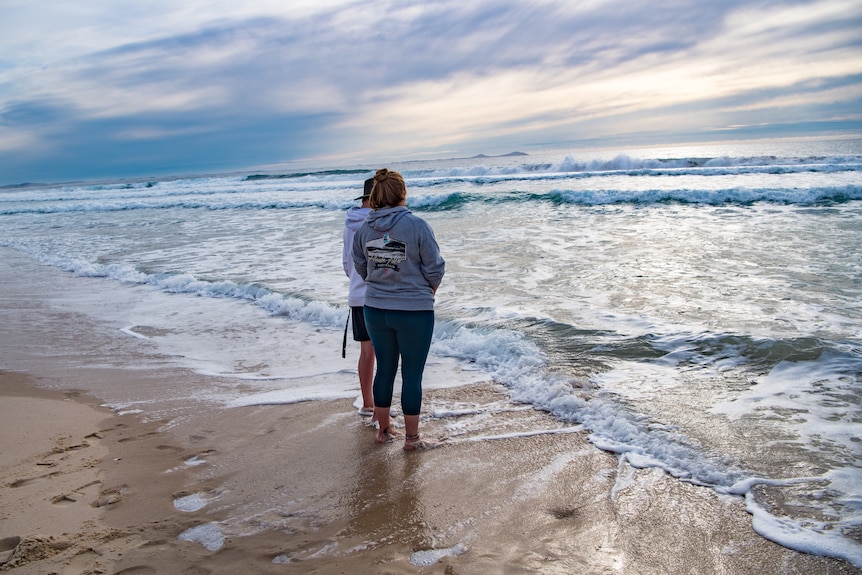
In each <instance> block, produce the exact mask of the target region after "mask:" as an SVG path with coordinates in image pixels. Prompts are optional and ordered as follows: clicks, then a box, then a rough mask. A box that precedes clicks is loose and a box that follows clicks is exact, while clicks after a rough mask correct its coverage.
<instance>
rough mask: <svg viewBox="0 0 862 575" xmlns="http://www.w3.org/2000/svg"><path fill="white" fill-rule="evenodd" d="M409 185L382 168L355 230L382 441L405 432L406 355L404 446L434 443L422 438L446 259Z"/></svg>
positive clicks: (355, 259)
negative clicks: (398, 423)
mask: <svg viewBox="0 0 862 575" xmlns="http://www.w3.org/2000/svg"><path fill="white" fill-rule="evenodd" d="M406 203H407V187H406V186H405V185H404V179H403V178H402V177H401V174H399V173H398V172H392V171H389V170H388V169H386V168H383V169H380V170H377V173H376V174H375V175H374V187H373V188H372V190H371V198H370V204H371V209H372V211H371V213H370V214H369V215H368V217H367V219H366V220H365V223H363V224H362V226H361V227H360V228H359V229H358V230H357V231H356V234H355V235H354V237H353V262H354V264H355V266H356V271H357V272H358V273H359V275H360V276H362V278H363V279H364V280H365V325H366V327H367V328H368V333H369V335H370V336H371V341H372V342H373V344H374V355H375V356H376V358H377V373H376V375H375V376H374V415H375V417H376V419H377V421H378V422H379V426H380V428H379V431H378V433H377V441H379V442H381V443H385V442H388V441H391V440H392V439H393V438H395V437H396V436H398V435H399V434H398V433H397V432H395V431H394V430H393V429H392V428H391V426H390V419H389V409H390V407H391V406H392V394H393V389H394V386H395V376H396V374H397V372H398V362H399V359H400V361H401V379H402V383H401V409H402V411H403V412H404V426H405V431H406V437H405V440H404V449H407V450H411V449H417V448H420V447H424V446H426V445H427V444H426V443H425V442H423V441H422V440H421V439H420V437H419V412H420V410H421V407H422V374H423V372H424V371H425V360H426V359H427V357H428V350H429V349H430V347H431V336H432V335H433V332H434V294H435V293H436V292H437V288H438V286H439V285H440V281H441V280H442V279H443V274H444V272H445V262H444V261H443V258H442V257H441V256H440V248H439V246H438V245H437V240H436V239H435V238H434V232H433V231H432V230H431V227H430V226H429V225H428V223H427V222H426V221H425V220H423V219H422V218H420V217H418V216H416V215H414V214H413V213H412V212H411V211H410V210H408V209H407V208H406V207H405V204H406Z"/></svg>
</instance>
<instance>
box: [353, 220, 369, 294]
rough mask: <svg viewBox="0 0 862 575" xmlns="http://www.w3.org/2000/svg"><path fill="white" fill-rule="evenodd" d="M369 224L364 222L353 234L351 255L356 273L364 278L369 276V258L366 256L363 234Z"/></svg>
mask: <svg viewBox="0 0 862 575" xmlns="http://www.w3.org/2000/svg"><path fill="white" fill-rule="evenodd" d="M366 225H367V224H362V227H361V228H359V229H358V230H357V231H356V234H354V236H353V247H352V250H351V251H352V253H351V257H352V258H353V267H354V269H356V273H358V274H359V276H360V277H361V278H362V279H363V280H364V279H366V278H367V277H368V260H367V259H366V258H365V249H364V246H363V245H362V241H363V240H362V236H363V233H362V232H363V231H364V229H365V226H366Z"/></svg>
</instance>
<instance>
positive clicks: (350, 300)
mask: <svg viewBox="0 0 862 575" xmlns="http://www.w3.org/2000/svg"><path fill="white" fill-rule="evenodd" d="M370 213H371V208H360V207H358V206H354V207H352V208H350V209H349V210H347V216H346V217H345V218H344V249H343V251H342V254H341V265H342V267H343V268H344V273H345V274H347V277H348V278H350V293H349V294H348V295H347V305H349V306H350V307H362V306H363V305H365V280H363V279H362V276H360V275H359V273H358V272H357V271H356V266H355V265H354V263H353V236H354V235H355V234H356V230H358V229H359V228H360V227H361V226H362V223H363V222H364V221H365V218H367V217H368V214H370Z"/></svg>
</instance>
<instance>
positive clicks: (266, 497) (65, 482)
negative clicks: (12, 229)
mask: <svg viewBox="0 0 862 575" xmlns="http://www.w3.org/2000/svg"><path fill="white" fill-rule="evenodd" d="M115 375H116V373H115ZM132 379H134V378H132ZM38 384H39V381H38V380H37V379H35V378H34V377H31V376H28V375H27V374H19V373H9V372H2V371H0V400H2V412H0V428H2V429H3V433H4V435H3V437H4V438H6V437H13V436H14V434H17V437H26V438H27V440H26V441H25V440H18V441H15V442H14V445H15V447H14V449H13V450H11V451H9V452H7V451H6V450H4V453H3V455H2V458H0V463H2V468H0V471H2V485H3V490H2V496H0V504H2V505H0V509H3V510H4V511H3V515H4V517H3V520H2V521H0V524H2V525H3V527H2V532H0V540H2V541H3V542H5V545H6V546H7V547H8V546H9V540H10V539H9V538H15V537H20V538H21V542H20V544H19V545H18V546H17V548H16V549H15V551H14V552H13V553H12V556H11V558H10V560H9V562H8V563H6V564H5V565H2V566H0V571H10V572H13V573H21V574H29V573H33V574H35V573H58V574H63V575H67V574H72V573H91V572H92V573H95V572H103V573H119V572H134V573H171V572H173V573H185V572H195V573H232V572H237V571H239V570H246V571H249V570H250V571H252V572H255V573H287V574H292V573H346V572H351V573H394V574H398V573H405V574H407V573H423V574H424V573H440V574H451V573H459V574H466V573H505V574H510V573H511V574H516V573H596V574H609V573H615V574H635V573H637V574H639V575H640V574H650V573H655V574H659V573H676V572H696V573H700V574H709V573H752V574H754V573H758V574H770V573H775V574H778V573H789V572H798V573H807V574H820V573H822V574H824V575H825V574H827V573H829V574H834V573H839V574H843V573H858V570H856V569H854V568H853V567H852V566H850V565H849V564H848V563H846V562H843V561H839V560H836V559H830V558H825V557H817V556H811V555H805V554H801V553H797V552H794V551H791V550H789V549H785V548H783V547H781V546H779V545H777V544H775V543H772V542H770V541H768V540H766V539H763V538H762V537H760V536H759V535H757V534H756V533H755V532H754V531H753V529H752V527H751V518H750V516H749V515H748V514H747V513H746V512H745V510H744V502H743V500H742V499H741V498H738V497H729V496H719V495H717V494H716V493H715V492H714V491H712V490H710V489H708V488H704V487H697V486H694V485H691V484H687V483H684V482H680V481H677V480H675V479H673V478H671V477H669V476H668V475H667V474H665V473H663V472H661V471H657V470H639V469H634V468H631V467H629V466H628V465H627V464H621V463H619V461H618V460H617V458H616V457H615V456H613V455H612V454H609V453H606V452H603V451H600V450H598V449H597V448H595V447H594V446H592V444H590V443H589V442H588V441H587V440H586V437H585V434H584V433H583V432H570V433H558V432H557V431H559V429H561V428H562V426H561V425H560V424H559V422H556V421H555V420H553V418H551V417H550V416H548V415H547V414H543V413H541V412H537V411H535V410H532V409H523V408H521V406H513V405H511V404H508V405H509V407H504V408H502V409H499V410H498V413H496V414H495V416H494V418H493V422H491V424H490V425H491V426H492V428H493V429H492V428H489V434H488V436H487V437H497V438H498V439H487V438H486V439H485V440H480V441H467V440H464V441H451V442H450V443H449V444H444V445H443V446H441V447H440V448H438V449H434V450H430V451H425V452H420V453H405V452H403V451H402V450H401V446H400V442H395V443H394V444H389V445H378V444H376V443H374V439H373V437H374V432H373V430H372V428H369V427H366V426H365V424H364V420H363V419H362V418H360V417H358V416H357V415H356V413H355V410H354V409H353V407H352V406H351V405H350V402H349V401H327V402H305V403H298V404H292V405H274V406H272V405H271V406H252V407H242V408H231V409H220V410H211V411H207V410H202V412H201V413H199V414H198V416H197V417H194V418H186V419H182V420H178V421H170V420H161V421H146V419H145V418H144V417H142V416H140V415H138V414H128V415H118V414H116V413H113V412H111V411H110V410H107V409H105V408H103V407H99V402H98V401H97V400H95V399H93V398H92V397H89V396H87V395H85V394H83V393H81V392H77V391H69V390H66V391H59V390H53V389H52V390H46V389H42V388H40V387H39V385H38ZM117 384H118V385H122V384H124V382H122V381H118V382H117ZM125 384H126V385H128V384H129V382H125ZM427 395H428V403H429V404H433V402H434V399H435V396H438V395H445V396H446V398H447V400H450V401H451V399H452V396H453V395H455V396H457V397H456V399H459V400H464V401H472V402H484V403H487V404H492V403H493V404H494V405H501V402H503V403H502V405H505V399H504V396H503V394H502V391H501V390H500V389H499V388H497V387H496V386H494V385H492V384H478V385H474V386H470V387H469V388H462V389H446V390H439V391H437V390H432V391H429V392H428V394H427ZM13 414H14V415H16V417H12V416H11V415H13ZM537 425H538V426H539V427H538V428H539V429H544V430H546V431H547V433H544V434H538V435H531V436H518V435H517V434H518V432H519V430H522V429H536V428H537ZM445 428H446V421H445V420H442V419H435V418H433V417H430V416H426V417H425V418H424V419H423V434H426V435H428V436H429V437H433V436H435V435H436V436H438V437H440V436H441V435H443V434H445V433H446V431H445ZM46 462H47V463H49V464H50V465H48V466H47V467H46V466H45V465H42V464H45V463H46ZM261 505H263V507H261ZM261 509H265V510H266V511H265V512H260V510H261ZM13 517H14V521H11V520H10V518H13ZM2 551H3V549H0V553H2ZM0 557H2V555H0Z"/></svg>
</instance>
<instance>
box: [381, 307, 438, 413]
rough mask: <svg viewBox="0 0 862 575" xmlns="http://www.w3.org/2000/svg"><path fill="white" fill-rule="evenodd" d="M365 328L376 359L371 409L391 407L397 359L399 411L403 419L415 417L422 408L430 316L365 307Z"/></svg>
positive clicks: (432, 329)
mask: <svg viewBox="0 0 862 575" xmlns="http://www.w3.org/2000/svg"><path fill="white" fill-rule="evenodd" d="M365 327H366V328H367V329H368V335H370V336H371V343H373V344H374V355H375V356H376V358H377V373H376V374H375V375H374V405H375V406H376V407H392V393H393V390H394V387H395V376H396V374H397V373H398V360H399V358H400V359H401V409H402V410H403V411H404V415H419V411H420V410H421V408H422V373H423V372H424V371H425V360H426V359H427V358H428V350H429V349H430V347H431V336H432V335H433V334H434V312H433V311H401V310H389V309H378V308H374V307H368V306H365Z"/></svg>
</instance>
